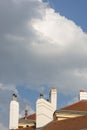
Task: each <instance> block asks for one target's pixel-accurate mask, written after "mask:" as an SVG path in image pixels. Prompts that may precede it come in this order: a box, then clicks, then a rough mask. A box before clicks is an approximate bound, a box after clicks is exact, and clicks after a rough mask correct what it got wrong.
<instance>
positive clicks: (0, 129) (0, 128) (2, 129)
mask: <svg viewBox="0 0 87 130" xmlns="http://www.w3.org/2000/svg"><path fill="white" fill-rule="evenodd" d="M0 130H9V129H8V128H6V127H5V126H4V125H3V124H1V123H0Z"/></svg>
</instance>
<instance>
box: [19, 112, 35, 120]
mask: <svg viewBox="0 0 87 130" xmlns="http://www.w3.org/2000/svg"><path fill="white" fill-rule="evenodd" d="M23 119H25V117H23V118H20V120H23ZM27 119H28V120H36V113H34V114H32V115H29V116H28V117H27Z"/></svg>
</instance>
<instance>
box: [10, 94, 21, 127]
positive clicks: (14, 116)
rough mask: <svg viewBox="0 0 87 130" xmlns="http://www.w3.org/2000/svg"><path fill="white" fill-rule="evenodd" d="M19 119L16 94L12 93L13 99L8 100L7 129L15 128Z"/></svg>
mask: <svg viewBox="0 0 87 130" xmlns="http://www.w3.org/2000/svg"><path fill="white" fill-rule="evenodd" d="M18 121H19V103H18V102H17V96H16V95H15V94H13V100H12V101H11V102H10V120H9V129H17V128H18Z"/></svg>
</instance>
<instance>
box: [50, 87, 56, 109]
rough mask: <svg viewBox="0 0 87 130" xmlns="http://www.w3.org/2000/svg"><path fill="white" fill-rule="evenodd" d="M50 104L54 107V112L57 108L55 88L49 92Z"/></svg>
mask: <svg viewBox="0 0 87 130" xmlns="http://www.w3.org/2000/svg"><path fill="white" fill-rule="evenodd" d="M50 102H51V104H52V105H53V107H54V110H56V108H57V90H56V88H52V89H51V91H50Z"/></svg>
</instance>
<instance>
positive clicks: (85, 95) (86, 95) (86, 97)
mask: <svg viewBox="0 0 87 130" xmlns="http://www.w3.org/2000/svg"><path fill="white" fill-rule="evenodd" d="M80 100H87V92H86V91H84V90H80Z"/></svg>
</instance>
